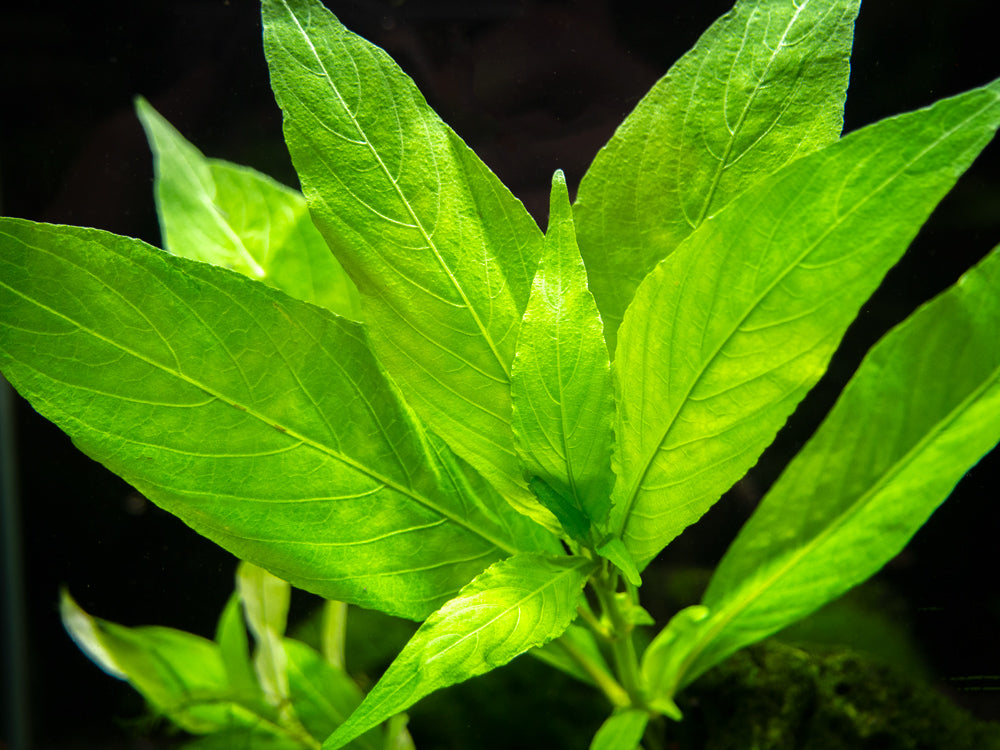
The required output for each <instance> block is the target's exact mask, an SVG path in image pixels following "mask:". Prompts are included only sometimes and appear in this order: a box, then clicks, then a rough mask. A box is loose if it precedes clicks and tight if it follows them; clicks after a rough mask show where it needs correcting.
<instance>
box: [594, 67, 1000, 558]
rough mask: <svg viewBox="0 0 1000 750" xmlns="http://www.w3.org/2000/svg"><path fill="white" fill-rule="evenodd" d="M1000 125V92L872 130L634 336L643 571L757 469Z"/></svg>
mask: <svg viewBox="0 0 1000 750" xmlns="http://www.w3.org/2000/svg"><path fill="white" fill-rule="evenodd" d="M998 124H1000V82H994V83H992V84H990V85H989V86H986V87H983V88H980V89H975V90H973V91H970V92H967V93H965V94H962V95H959V96H956V97H953V98H951V99H946V100H943V101H941V102H938V103H937V104H935V105H934V106H932V107H929V108H927V109H924V110H920V111H918V112H913V113H909V114H905V115H900V116H899V117H895V118H891V119H888V120H885V121H883V122H880V123H877V124H875V125H871V126H869V127H866V128H864V129H862V130H860V131H857V132H855V133H853V134H851V135H850V136H847V137H846V138H844V139H843V140H841V141H839V142H838V143H835V144H833V145H831V146H827V147H826V148H824V149H822V150H821V151H819V152H816V153H813V154H811V155H809V156H806V157H803V158H801V159H799V160H797V161H795V162H793V163H791V164H789V165H788V166H786V167H785V168H783V169H782V170H781V171H780V172H779V173H777V174H775V175H773V176H772V177H770V178H768V179H767V180H765V181H764V182H763V183H761V184H760V185H758V186H756V187H754V188H752V189H751V190H749V191H748V192H747V193H744V194H743V195H742V196H741V197H739V198H737V199H736V200H734V201H733V202H732V203H730V205H729V206H728V207H727V208H726V209H725V210H723V211H722V212H720V213H719V214H718V215H716V216H714V217H712V218H710V219H708V220H706V221H705V223H703V224H702V226H701V227H700V228H699V229H698V230H697V231H695V232H694V233H693V234H692V235H691V236H690V237H689V238H688V239H687V240H686V241H685V242H684V244H682V245H681V246H680V247H679V248H678V249H677V250H676V251H675V252H674V253H672V254H671V255H670V256H668V257H667V258H666V259H665V260H664V261H663V262H662V263H660V264H659V265H658V266H657V267H656V269H655V270H654V271H653V273H651V274H650V275H649V276H648V277H647V279H646V280H645V281H644V282H643V283H642V285H641V286H640V287H639V289H638V291H637V293H636V296H635V300H634V301H633V303H632V305H631V306H630V307H629V310H628V313H627V314H626V316H625V321H624V323H623V324H622V327H621V330H620V331H619V341H618V353H617V357H616V360H615V366H614V368H613V371H614V375H615V387H616V397H617V402H618V410H619V411H618V424H617V428H616V440H617V446H618V451H617V453H616V457H617V458H616V460H617V464H618V465H617V467H616V470H617V471H618V474H619V476H618V483H617V485H616V487H615V491H614V493H613V495H612V498H613V500H614V503H615V505H614V509H613V510H612V516H613V517H614V521H615V523H613V524H612V528H613V529H620V530H623V536H622V538H623V540H624V542H625V544H626V546H627V547H628V549H629V551H630V552H631V553H632V555H633V557H634V558H635V561H636V564H637V565H638V567H639V569H640V570H641V569H642V568H643V567H644V566H645V565H646V564H647V563H648V562H649V561H650V560H651V559H652V558H653V557H655V556H656V554H657V553H658V552H659V551H660V550H661V549H662V548H663V547H664V546H665V545H666V544H667V543H668V542H670V541H671V540H672V539H673V538H674V537H676V536H677V535H678V534H679V533H680V532H681V531H682V530H683V529H684V528H685V527H686V526H688V525H689V524H691V523H693V522H694V521H695V520H697V519H698V518H699V517H700V516H701V515H702V513H704V512H705V510H707V509H708V508H709V506H711V504H712V503H714V502H715V501H716V500H717V499H718V497H719V496H720V495H721V494H722V493H723V492H724V491H725V490H727V489H728V488H729V487H730V486H732V484H733V483H734V482H736V481H737V480H738V479H739V478H740V477H741V476H742V475H743V474H744V472H746V470H747V469H749V468H750V467H751V466H752V465H753V464H754V462H755V461H756V460H757V457H758V456H759V455H760V453H761V452H762V451H763V450H764V448H765V447H766V446H767V445H768V444H769V443H770V442H771V441H772V440H773V438H774V436H775V434H776V433H777V431H778V429H779V428H780V427H781V425H782V424H783V423H784V421H785V419H786V418H787V417H788V415H789V414H790V413H791V412H792V410H793V409H794V408H795V406H796V404H797V403H798V402H799V401H800V400H801V399H802V397H803V396H804V395H805V394H806V392H808V390H809V389H810V388H811V387H812V386H813V384H814V383H815V382H816V381H817V380H818V379H819V377H820V376H821V375H822V374H823V372H824V370H825V369H826V366H827V363H828V362H829V359H830V357H831V355H832V354H833V352H834V350H835V349H836V347H837V344H838V342H839V341H840V338H841V336H842V335H843V333H844V331H845V330H846V328H847V326H848V325H849V324H850V322H851V321H852V320H853V319H854V317H855V316H856V315H857V313H858V310H859V309H860V307H861V305H862V304H863V303H864V301H865V300H866V299H867V298H868V296H869V295H870V294H871V293H872V292H873V291H874V290H875V288H876V287H877V286H878V284H879V282H880V281H881V279H882V277H883V275H884V274H885V273H886V271H888V269H889V268H890V267H891V266H892V265H893V264H894V263H895V262H896V261H897V260H898V259H899V257H900V256H901V255H902V253H903V252H904V250H905V249H906V246H907V245H908V244H909V242H910V240H911V239H912V238H913V236H914V235H915V234H916V232H917V230H918V229H919V228H920V226H921V224H922V223H923V222H924V221H925V220H926V218H927V216H928V214H929V213H930V211H931V210H932V209H933V207H934V206H935V204H936V203H937V202H938V200H940V198H941V197H942V196H943V195H944V194H945V193H946V192H947V191H948V189H949V188H950V187H951V186H952V185H953V184H954V182H955V180H956V179H957V178H958V176H959V175H960V174H961V173H962V172H963V171H964V170H965V169H966V168H967V167H968V165H969V164H970V163H971V162H972V160H973V159H974V158H975V156H976V155H977V154H978V153H979V151H980V150H981V149H982V148H983V147H985V145H986V144H987V143H988V142H989V140H990V138H992V136H993V134H994V132H995V130H996V128H997V125H998Z"/></svg>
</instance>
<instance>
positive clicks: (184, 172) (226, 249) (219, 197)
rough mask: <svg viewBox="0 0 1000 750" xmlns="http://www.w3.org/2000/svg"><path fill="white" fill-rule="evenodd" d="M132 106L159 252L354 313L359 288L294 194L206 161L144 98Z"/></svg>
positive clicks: (244, 172) (250, 172) (260, 178)
mask: <svg viewBox="0 0 1000 750" xmlns="http://www.w3.org/2000/svg"><path fill="white" fill-rule="evenodd" d="M135 108H136V112H137V113H138V115H139V119H140V120H141V121H142V126H143V128H145V130H146V136H147V138H148V139H149V145H150V147H151V148H152V150H153V155H154V157H155V160H154V165H155V195H156V209H157V213H158V214H159V217H160V229H161V231H162V233H163V244H164V249H166V250H168V251H169V252H171V253H174V254H175V255H182V256H184V257H185V258H191V259H192V260H201V261H205V262H206V263H214V264H215V265H219V266H225V267H226V268H231V269H232V270H234V271H239V272H240V273H243V274H246V275H247V276H250V277H251V278H255V279H260V280H261V281H263V282H264V283H266V284H270V285H271V286H273V287H275V288H276V289H281V290H282V291H283V292H286V293H287V294H290V295H291V296H293V297H296V298H298V299H303V300H306V301H307V302H313V303H315V304H317V305H321V306H323V307H326V308H328V309H330V310H333V311H334V312H335V313H337V314H338V315H344V316H346V317H349V318H352V319H355V320H357V319H359V318H360V315H361V308H360V300H359V298H358V291H357V289H356V288H355V286H354V283H353V282H352V281H351V280H350V279H349V278H348V277H347V274H346V273H344V269H343V268H341V267H340V263H338V262H337V259H336V258H334V257H333V254H332V253H331V252H330V249H329V248H328V247H327V246H326V242H325V241H324V240H323V237H322V236H321V235H320V233H319V231H318V230H317V229H316V227H315V226H313V223H312V220H311V219H310V218H309V209H308V207H307V206H306V202H305V199H304V198H303V197H302V195H301V194H300V193H298V192H297V191H295V190H292V189H290V188H287V187H285V186H284V185H281V184H279V183H277V182H275V181H274V180H272V179H271V178H270V177H267V176H266V175H263V174H261V173H260V172H257V171H256V170H253V169H250V168H249V167H242V166H239V165H237V164H231V163H229V162H225V161H221V160H218V159H206V158H205V157H204V156H203V155H202V153H201V152H200V151H199V150H198V149H197V148H195V147H194V146H193V145H192V144H191V143H189V142H188V141H186V140H185V139H184V137H183V136H182V135H181V134H180V133H178V132H177V130H176V129H175V128H174V127H173V126H172V125H171V124H170V123H169V122H167V121H166V120H165V119H164V118H163V117H162V116H161V115H160V114H159V113H158V112H157V111H156V110H155V109H153V107H152V106H151V105H150V104H149V102H147V101H146V100H145V99H143V98H141V97H139V98H138V99H136V103H135Z"/></svg>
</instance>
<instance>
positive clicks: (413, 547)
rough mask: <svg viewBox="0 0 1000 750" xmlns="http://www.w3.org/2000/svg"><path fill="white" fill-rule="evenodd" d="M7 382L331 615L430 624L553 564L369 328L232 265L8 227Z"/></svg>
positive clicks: (2, 332) (117, 468)
mask: <svg viewBox="0 0 1000 750" xmlns="http://www.w3.org/2000/svg"><path fill="white" fill-rule="evenodd" d="M0 369H2V370H3V372H4V374H5V375H6V376H7V378H8V379H9V380H10V382H11V383H12V384H13V385H14V387H15V388H16V389H17V390H18V391H20V393H21V394H22V395H23V396H25V397H26V398H27V399H28V400H29V401H30V402H31V403H32V405H33V406H34V407H35V408H36V409H37V410H38V411H40V412H41V413H42V414H43V415H44V416H46V417H48V418H49V419H51V420H52V421H54V422H55V423H56V424H58V425H59V426H60V427H61V428H62V429H63V430H65V431H66V432H67V433H68V434H69V435H70V436H71V437H72V438H73V440H74V442H75V443H76V445H77V446H78V447H79V448H80V449H81V450H83V451H84V452H85V453H87V454H88V455H90V456H91V457H93V458H95V459H97V460H99V461H101V462H102V463H104V464H105V465H106V466H107V467H108V468H109V469H111V470H112V471H114V472H115V473H117V474H119V475H120V476H122V477H123V478H124V479H125V480H126V481H128V482H130V483H131V484H133V485H134V486H135V487H136V488H137V489H138V490H139V491H140V492H142V493H143V494H144V495H145V496H147V497H148V498H149V499H150V500H152V501H153V502H155V503H157V504H158V505H160V506H161V507H163V508H165V509H166V510H168V511H170V512H172V513H174V514H175V515H177V516H179V517H180V518H181V519H182V520H184V521H185V522H186V523H187V524H188V525H190V526H192V527H193V528H194V529H195V530H197V531H199V532H200V533H202V534H204V535H205V536H207V537H209V538H210V539H212V540H214V541H216V542H217V543H219V544H221V545H222V546H223V547H225V548H226V549H229V550H230V551H231V552H233V553H234V554H235V555H236V556H237V557H240V558H241V559H246V560H249V561H252V562H253V563H254V564H257V565H260V566H261V567H264V568H266V569H267V570H270V571H271V572H273V573H274V574H275V575H277V576H279V577H281V578H283V579H285V580H287V581H290V582H291V583H293V584H295V585H296V586H298V587H300V588H304V589H306V590H309V591H313V592H315V593H317V594H319V595H321V596H324V597H326V598H332V599H339V600H343V601H350V602H353V603H356V604H360V605H362V606H368V607H374V608H378V609H382V610H384V611H387V612H389V613H393V614H397V615H400V616H404V617H409V618H412V619H423V618H424V617H426V616H427V615H428V614H430V613H431V612H433V611H434V610H435V609H436V608H437V607H439V606H440V605H441V604H442V603H443V602H445V601H446V600H447V599H449V598H451V597H452V596H454V595H455V593H457V592H458V591H459V590H460V589H461V588H462V586H464V585H465V584H466V583H467V582H468V581H469V580H471V579H472V578H473V577H474V576H475V575H477V574H478V573H479V572H481V571H482V570H483V569H485V568H486V567H487V566H489V565H490V564H491V563H493V562H495V561H496V560H497V559H499V558H502V557H505V556H507V555H509V554H511V553H513V552H515V551H517V550H522V549H523V550H529V551H530V550H535V549H539V547H538V545H537V544H536V543H535V542H536V540H537V539H538V536H537V534H536V532H535V531H534V530H533V529H538V527H537V526H536V525H535V524H533V523H531V522H530V521H528V520H527V519H525V518H524V517H523V516H521V515H520V514H518V513H516V512H515V511H513V510H512V509H510V508H509V506H508V505H507V504H506V503H503V502H500V501H499V500H497V499H496V497H495V495H483V496H482V498H484V499H480V497H478V496H476V495H474V494H471V493H470V492H469V491H468V490H469V487H470V486H471V485H470V484H469V482H468V481H465V482H464V483H463V484H461V485H459V484H456V481H455V477H456V473H455V472H454V471H453V470H452V469H451V468H449V466H447V465H446V464H445V459H447V458H448V456H447V455H446V453H445V452H444V450H443V448H442V447H441V446H437V447H436V448H435V449H434V450H431V448H430V447H429V445H428V441H427V439H426V437H425V435H424V434H423V432H422V430H421V428H420V426H419V424H417V423H416V422H415V420H414V418H413V417H412V415H411V413H410V412H409V410H408V409H407V408H406V406H405V404H404V403H402V401H401V400H400V398H399V397H398V394H397V392H396V391H395V389H394V387H393V386H392V385H391V383H390V382H389V381H388V380H387V379H386V377H385V375H384V374H383V371H382V370H381V368H380V367H379V365H378V363H377V362H376V361H375V359H374V357H373V355H372V354H371V352H370V350H369V348H368V341H367V337H366V336H365V332H364V328H362V327H361V326H360V325H358V324H357V323H353V322H351V321H349V320H346V319H344V318H340V317H337V316H335V315H333V314H332V313H330V312H328V311H326V310H324V309H322V308H319V307H316V306H314V305H310V304H308V303H306V302H301V301H299V300H295V299H292V298H291V297H288V296H287V295H285V294H283V293H282V292H280V291H277V290H274V289H271V288H270V287H268V286H266V285H264V284H259V283H256V282H253V281H251V280H250V279H248V278H246V277H244V276H241V275H239V274H235V273H232V272H230V271H227V270H225V269H222V268H219V267H217V266H211V265H208V264H205V263H196V262H193V261H189V260H186V259H184V258H179V257H176V256H172V255H169V254H167V253H164V252H161V251H159V250H156V249H155V248H152V247H149V246H148V245H145V244H144V243H142V242H139V241H138V240H130V239H126V238H122V237H117V236H115V235H111V234H108V233H106V232H100V231H97V230H92V229H82V228H77V227H57V226H51V225H42V224H33V223H32V222H27V221H23V220H19V219H2V220H0ZM453 461H454V460H453ZM489 503H494V507H489V505H488V504H489ZM526 527H528V528H526ZM539 530H540V529H539Z"/></svg>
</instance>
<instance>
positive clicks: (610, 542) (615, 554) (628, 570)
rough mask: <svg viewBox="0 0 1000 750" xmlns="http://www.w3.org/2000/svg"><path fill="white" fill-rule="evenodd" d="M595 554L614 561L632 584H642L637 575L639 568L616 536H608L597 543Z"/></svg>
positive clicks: (640, 578)
mask: <svg viewBox="0 0 1000 750" xmlns="http://www.w3.org/2000/svg"><path fill="white" fill-rule="evenodd" d="M597 554H599V555H600V556H601V557H603V558H605V559H606V560H610V561H611V562H612V563H614V566H615V567H616V568H618V570H620V571H621V572H622V573H623V574H624V576H625V579H626V580H627V581H628V582H629V583H631V584H632V585H633V586H641V585H642V577H641V576H640V575H639V569H638V568H637V567H636V566H635V560H633V559H632V555H630V554H629V551H628V549H626V547H625V543H624V542H623V541H622V540H621V539H619V538H618V537H616V536H611V537H608V538H607V539H605V540H604V541H602V542H601V543H600V544H599V545H598V547H597Z"/></svg>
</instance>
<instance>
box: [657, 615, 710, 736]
mask: <svg viewBox="0 0 1000 750" xmlns="http://www.w3.org/2000/svg"><path fill="white" fill-rule="evenodd" d="M708 615H709V609H708V607H706V606H704V605H702V604H694V605H692V606H690V607H685V608H684V609H682V610H681V611H680V612H677V613H676V614H675V615H674V616H673V617H671V618H670V621H669V622H668V623H667V624H666V626H665V627H664V628H663V630H661V631H660V632H659V633H657V634H656V637H655V638H654V639H653V640H652V642H651V643H650V644H649V645H648V646H647V647H646V650H645V651H644V652H643V654H642V679H643V682H644V683H645V685H646V689H647V692H648V693H649V698H650V705H651V706H653V707H654V708H656V709H657V710H658V711H659V712H660V713H662V714H664V715H665V716H669V717H670V718H672V719H674V720H676V721H680V720H681V711H680V709H679V708H678V707H677V704H675V703H674V701H673V695H674V686H673V684H672V682H671V680H672V679H673V678H674V677H675V676H676V675H677V674H678V671H679V670H680V668H681V665H682V664H683V662H684V659H685V657H686V656H687V654H688V653H690V651H689V649H690V647H691V644H693V643H697V639H698V637H699V636H700V634H701V632H702V631H701V624H702V623H704V622H706V620H707V619H708Z"/></svg>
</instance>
